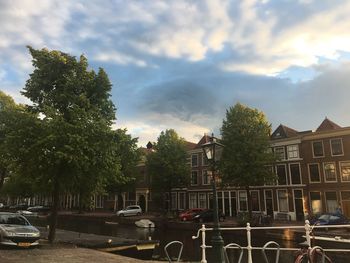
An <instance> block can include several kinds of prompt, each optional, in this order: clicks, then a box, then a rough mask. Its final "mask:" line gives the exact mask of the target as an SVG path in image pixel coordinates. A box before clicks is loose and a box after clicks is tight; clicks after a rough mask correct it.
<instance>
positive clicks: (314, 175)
mask: <svg viewBox="0 0 350 263" xmlns="http://www.w3.org/2000/svg"><path fill="white" fill-rule="evenodd" d="M309 178H310V183H319V182H320V181H321V180H320V169H319V166H318V164H317V163H312V164H309Z"/></svg>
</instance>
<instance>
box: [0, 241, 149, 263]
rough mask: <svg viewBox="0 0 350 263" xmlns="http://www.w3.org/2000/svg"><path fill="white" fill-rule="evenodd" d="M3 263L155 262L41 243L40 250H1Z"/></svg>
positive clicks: (0, 258) (69, 246)
mask: <svg viewBox="0 0 350 263" xmlns="http://www.w3.org/2000/svg"><path fill="white" fill-rule="evenodd" d="M0 262H1V263H90V262H91V263H95V262H103V263H117V262H121V263H141V262H143V263H147V262H149V263H151V262H153V263H154V262H155V261H147V260H138V259H134V258H129V257H123V256H120V255H116V254H111V253H106V252H101V251H97V250H93V249H87V248H77V247H75V246H72V245H66V244H53V245H51V244H48V243H47V242H45V241H42V242H41V245H40V247H38V248H28V249H24V248H1V249H0Z"/></svg>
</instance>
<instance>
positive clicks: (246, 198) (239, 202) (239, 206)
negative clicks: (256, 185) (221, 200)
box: [238, 191, 248, 212]
mask: <svg viewBox="0 0 350 263" xmlns="http://www.w3.org/2000/svg"><path fill="white" fill-rule="evenodd" d="M240 193H245V202H246V206H247V210H241V195H240ZM238 211H240V212H248V196H247V191H238Z"/></svg>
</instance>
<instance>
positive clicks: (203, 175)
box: [202, 169, 210, 185]
mask: <svg viewBox="0 0 350 263" xmlns="http://www.w3.org/2000/svg"><path fill="white" fill-rule="evenodd" d="M204 177H207V183H204ZM202 185H210V176H209V175H208V170H206V169H205V170H202Z"/></svg>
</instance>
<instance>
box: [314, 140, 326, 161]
mask: <svg viewBox="0 0 350 263" xmlns="http://www.w3.org/2000/svg"><path fill="white" fill-rule="evenodd" d="M315 142H321V143H322V156H315V151H314V143H315ZM311 147H312V157H313V158H323V157H324V145H323V141H322V140H320V141H312V142H311Z"/></svg>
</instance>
